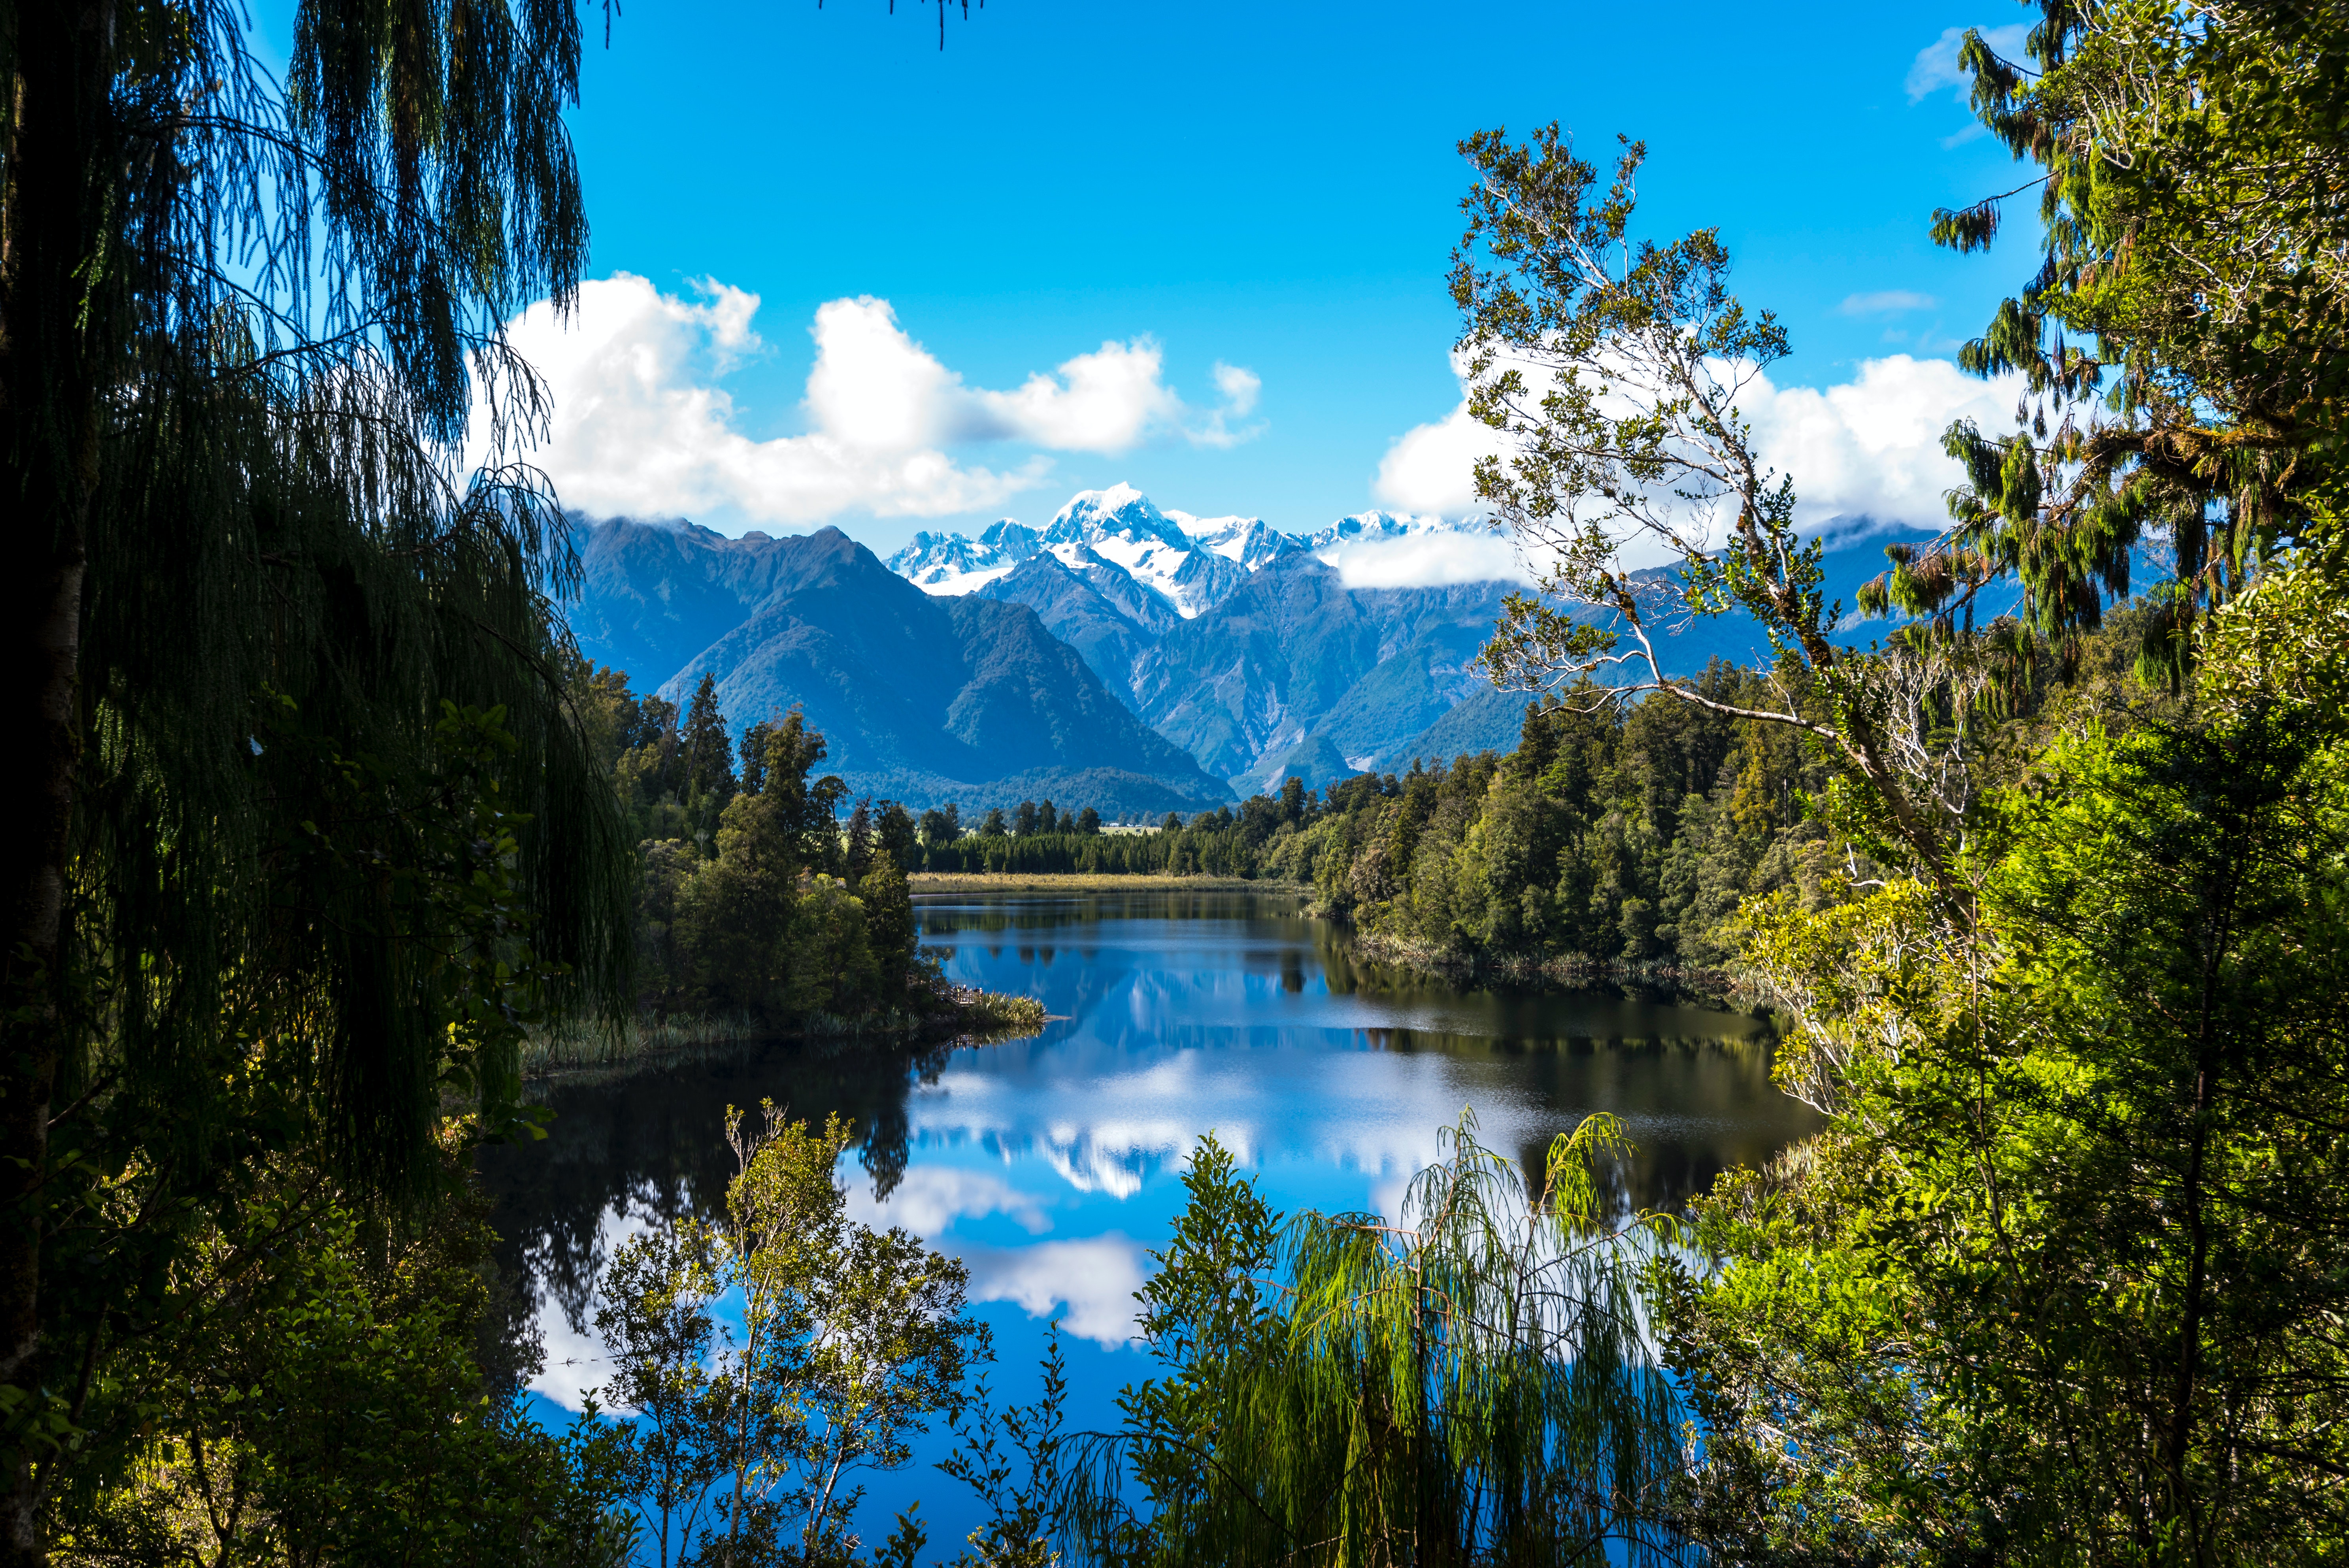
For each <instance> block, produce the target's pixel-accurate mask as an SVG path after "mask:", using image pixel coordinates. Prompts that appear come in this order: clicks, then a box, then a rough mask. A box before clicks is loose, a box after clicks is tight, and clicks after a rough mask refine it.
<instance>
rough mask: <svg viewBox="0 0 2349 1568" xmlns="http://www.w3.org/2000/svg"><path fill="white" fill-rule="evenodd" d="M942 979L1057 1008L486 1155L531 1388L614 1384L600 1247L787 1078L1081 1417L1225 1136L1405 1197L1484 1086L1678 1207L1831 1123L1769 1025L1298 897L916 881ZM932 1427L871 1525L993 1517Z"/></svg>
mask: <svg viewBox="0 0 2349 1568" xmlns="http://www.w3.org/2000/svg"><path fill="white" fill-rule="evenodd" d="M917 906H918V908H917V913H919V916H920V919H921V924H922V940H923V942H924V943H925V944H931V945H936V946H941V947H946V948H948V949H950V950H951V956H950V958H949V959H948V961H947V972H948V973H949V974H950V975H952V976H953V977H954V978H955V979H957V980H959V981H962V982H964V983H966V984H968V985H981V986H985V987H987V988H988V989H990V990H999V991H1015V992H1024V993H1026V994H1028V995H1035V996H1039V997H1040V998H1041V999H1042V1000H1043V1002H1044V1003H1045V1005H1046V1006H1047V1007H1048V1008H1050V1011H1051V1012H1052V1013H1053V1014H1054V1015H1055V1016H1056V1021H1055V1022H1053V1023H1051V1024H1050V1025H1048V1026H1046V1028H1045V1030H1044V1032H1043V1033H1042V1034H1041V1035H1040V1036H1038V1037H1035V1038H1032V1039H1026V1040H1019V1041H1015V1042H1013V1043H1010V1044H1008V1045H996V1046H983V1047H966V1048H963V1049H941V1050H937V1051H934V1052H931V1053H928V1054H926V1055H924V1056H921V1057H917V1058H915V1059H913V1060H912V1061H911V1062H908V1061H907V1059H906V1058H905V1057H904V1056H903V1055H902V1054H899V1055H886V1056H884V1055H876V1054H874V1053H873V1052H872V1051H870V1050H869V1049H864V1048H859V1047H840V1048H833V1047H811V1046H803V1045H775V1046H770V1047H761V1048H753V1049H749V1050H745V1051H741V1052H738V1053H730V1054H726V1055H722V1056H719V1057H713V1058H711V1059H709V1060H706V1061H701V1062H697V1063H693V1064H690V1065H684V1066H678V1067H675V1068H667V1069H663V1070H659V1071H655V1072H647V1073H640V1074H636V1075H634V1076H631V1077H628V1078H625V1079H623V1080H619V1081H616V1082H608V1083H595V1084H588V1083H569V1084H557V1085H554V1086H552V1087H550V1088H546V1089H545V1090H543V1095H542V1098H543V1099H544V1100H545V1101H546V1103H547V1104H549V1105H550V1106H552V1107H553V1108H554V1110H555V1112H556V1119H555V1120H554V1124H553V1126H552V1128H551V1136H550V1137H549V1138H548V1139H547V1140H545V1141H543V1142H541V1143H538V1144H536V1145H533V1146H532V1147H529V1148H525V1149H514V1150H491V1151H489V1156H488V1158H487V1159H486V1160H485V1161H484V1165H485V1172H484V1173H485V1176H486V1179H487V1181H488V1182H489V1184H490V1188H491V1191H492V1196H493V1197H494V1199H495V1201H496V1204H497V1209H496V1213H495V1218H494V1222H495V1224H496V1226H497V1229H498V1233H499V1234H500V1236H501V1237H502V1247H503V1257H502V1262H503V1263H504V1264H505V1265H506V1267H507V1268H508V1270H509V1272H510V1273H512V1274H518V1275H519V1276H520V1277H522V1278H523V1279H525V1280H527V1282H528V1289H529V1293H530V1295H529V1300H528V1301H527V1302H526V1303H525V1304H524V1310H525V1311H526V1312H527V1313H533V1314H534V1315H535V1320H536V1325H537V1327H538V1330H539V1332H540V1333H541V1334H542V1335H543V1338H544V1343H545V1353H546V1367H545V1370H544V1371H543V1373H542V1374H541V1376H540V1377H539V1378H538V1379H537V1381H536V1383H535V1384H534V1387H535V1389H536V1390H537V1393H538V1397H539V1398H542V1399H543V1400H544V1401H546V1402H547V1405H548V1407H549V1408H547V1409H546V1411H545V1413H546V1414H547V1415H549V1416H550V1417H552V1416H554V1415H555V1414H557V1409H556V1408H557V1407H560V1408H568V1409H575V1408H578V1405H579V1400H580V1394H581V1390H583V1389H585V1388H590V1387H595V1385H596V1384H598V1383H600V1382H601V1381H603V1379H604V1377H605V1376H606V1375H607V1374H606V1371H605V1367H604V1365H603V1363H602V1361H601V1359H600V1356H601V1346H599V1345H598V1344H597V1343H596V1341H595V1333H594V1321H593V1320H594V1310H595V1285H596V1276H597V1273H598V1270H599V1268H600V1266H601V1264H602V1262H603V1259H604V1258H605V1255H606V1254H607V1253H608V1252H609V1251H610V1249H611V1248H612V1246H614V1245H615V1244H616V1243H617V1242H618V1241H619V1240H620V1239H621V1238H623V1237H624V1236H626V1234H628V1233H631V1232H633V1231H636V1230H640V1229H642V1228H644V1227H645V1226H647V1225H648V1224H650V1223H652V1222H655V1221H656V1220H657V1218H658V1217H660V1216H662V1215H665V1214H669V1213H674V1212H678V1211H680V1210H698V1209H709V1208H715V1207H716V1206H718V1205H719V1203H721V1202H722V1200H723V1194H724V1191H725V1182H726V1180H727V1178H728V1176H729V1175H730V1174H731V1171H732V1156H731V1154H730V1152H729V1151H728V1150H727V1149H726V1146H725V1143H724V1140H723V1138H722V1135H721V1132H720V1119H721V1117H722V1115H723V1113H724V1111H725V1109H726V1107H727V1106H728V1105H729V1104H734V1105H754V1104H756V1103H757V1102H758V1101H759V1100H760V1099H762V1098H771V1099H774V1100H775V1101H776V1102H777V1103H778V1104H779V1105H783V1106H785V1107H787V1108H788V1109H790V1110H791V1112H792V1114H793V1115H795V1116H805V1117H810V1118H814V1119H822V1118H823V1116H824V1114H825V1113H827V1112H829V1111H834V1110H837V1111H840V1112H842V1113H843V1114H844V1115H847V1116H849V1117H850V1118H852V1119H854V1121H855V1122H856V1124H857V1126H858V1128H859V1131H860V1138H861V1145H860V1149H859V1151H858V1153H857V1154H856V1155H855V1156H853V1157H852V1162H851V1163H850V1164H849V1165H848V1166H847V1167H846V1168H845V1171H844V1172H843V1173H844V1174H845V1175H846V1177H847V1178H848V1179H849V1181H850V1185H851V1189H852V1203H853V1206H854V1212H856V1213H857V1214H858V1216H859V1217H860V1218H863V1219H864V1220H865V1221H867V1222H874V1223H879V1224H896V1225H903V1226H905V1227H906V1228H907V1229H909V1230H911V1231H914V1232H916V1233H918V1234H920V1235H922V1236H924V1237H925V1238H927V1239H928V1240H929V1241H930V1243H932V1244H933V1245H935V1246H937V1247H940V1248H942V1249H944V1250H946V1251H948V1252H951V1253H955V1254H956V1255H957V1256H959V1257H960V1258H961V1259H963V1260H964V1262H965V1263H966V1264H968V1266H969V1269H970V1275H971V1295H972V1297H973V1299H974V1301H975V1302H976V1303H977V1304H978V1305H977V1310H978V1315H979V1316H981V1317H982V1318H983V1319H984V1320H985V1321H986V1322H988V1324H989V1325H990V1326H991V1327H992V1329H993V1331H994V1335H995V1341H996V1348H997V1361H998V1364H997V1366H996V1367H995V1368H994V1370H993V1373H992V1377H991V1381H992V1382H993V1383H994V1384H995V1386H996V1387H998V1389H999V1391H1000V1392H1001V1393H1003V1394H1004V1395H1006V1396H1008V1397H1009V1398H1013V1399H1017V1400H1025V1399H1027V1398H1032V1397H1033V1390H1034V1386H1035V1370H1034V1368H1035V1364H1036V1358H1037V1356H1038V1354H1039V1352H1040V1349H1041V1347H1042V1345H1043V1342H1044V1340H1043V1336H1044V1332H1045V1325H1046V1324H1047V1323H1048V1322H1050V1321H1052V1320H1054V1319H1057V1320H1058V1321H1059V1322H1060V1324H1061V1331H1062V1334H1063V1337H1064V1342H1065V1344H1066V1346H1067V1351H1068V1356H1069V1364H1070V1383H1071V1399H1070V1407H1069V1416H1070V1424H1071V1427H1072V1428H1077V1429H1086V1428H1100V1427H1105V1426H1107V1425H1109V1424H1110V1423H1111V1421H1112V1418H1113V1414H1114V1410H1113V1406H1112V1399H1113V1398H1114V1396H1115V1394H1116V1392H1117V1390H1118V1389H1119V1387H1122V1386H1123V1385H1124V1384H1125V1383H1127V1382H1129V1381H1133V1380H1136V1379H1139V1378H1141V1377H1147V1376H1149V1375H1150V1370H1151V1367H1152V1363H1151V1362H1150V1361H1149V1360H1148V1359H1147V1358H1146V1357H1143V1355H1142V1354H1140V1353H1139V1352H1138V1351H1136V1350H1135V1349H1133V1348H1132V1347H1131V1346H1129V1345H1128V1344H1127V1336H1128V1335H1129V1333H1130V1332H1131V1323H1132V1318H1133V1307H1134V1303H1133V1293H1134V1291H1135V1290H1136V1289H1138V1288H1139V1287H1140V1285H1141V1284H1142V1281H1143V1276H1144V1274H1145V1273H1146V1271H1147V1269H1148V1267H1149V1260H1148V1258H1147V1256H1146V1253H1147V1252H1148V1251H1149V1250H1150V1249H1152V1248H1154V1247H1155V1246H1157V1245H1158V1244H1159V1243H1160V1238H1161V1237H1163V1236H1164V1233H1165V1231H1166V1227H1167V1223H1168V1222H1169V1220H1170V1219H1171V1218H1172V1217H1173V1215H1174V1212H1175V1211H1176V1210H1177V1209H1178V1208H1179V1207H1180V1203H1181V1187H1180V1176H1181V1171H1182V1165H1183V1161H1184V1158H1185V1155H1186V1154H1187V1153H1188V1151H1189V1150H1191V1149H1192V1147H1193V1146H1194V1144H1195V1142H1196V1140H1198V1138H1199V1137H1200V1136H1201V1135H1202V1134H1204V1133H1206V1132H1207V1131H1209V1130H1213V1131H1214V1132H1215V1134H1216V1137H1217V1138H1218V1139H1220V1140H1222V1141H1223V1142H1224V1144H1225V1145H1226V1147H1228V1148H1230V1149H1232V1150H1235V1151H1236V1152H1237V1154H1238V1155H1239V1157H1240V1160H1241V1161H1242V1163H1243V1165H1244V1166H1246V1167H1247V1168H1249V1169H1251V1170H1253V1171H1255V1172H1256V1173H1257V1175H1258V1177H1259V1178H1260V1180H1261V1181H1262V1183H1263V1185H1264V1188H1265V1190H1266V1191H1267V1192H1268V1194H1269V1196H1270V1197H1271V1199H1272V1201H1273V1202H1274V1203H1275V1205H1276V1206H1277V1207H1279V1208H1281V1209H1283V1210H1284V1211H1288V1212H1294V1211H1296V1210H1298V1209H1300V1208H1308V1207H1310V1208H1318V1209H1321V1210H1324V1211H1339V1210H1378V1211H1382V1212H1387V1213H1389V1214H1393V1213H1394V1212H1396V1210H1397V1208H1398V1206H1399V1203H1400V1201H1401V1197H1402V1191H1403V1188H1404V1186H1405V1184H1406V1183H1407V1182H1408V1181H1409V1180H1410V1178H1411V1177H1412V1175H1413V1173H1414V1172H1415V1171H1418V1170H1419V1169H1421V1168H1422V1167H1423V1166H1424V1165H1425V1164H1426V1163H1427V1162H1428V1161H1430V1160H1432V1159H1433V1156H1434V1153H1435V1150H1436V1146H1437V1145H1436V1139H1437V1132H1438V1130H1439V1129H1441V1128H1444V1127H1448V1126H1450V1125H1452V1124H1453V1123H1454V1122H1456V1121H1457V1120H1458V1119H1459V1118H1460V1115H1461V1112H1462V1110H1463V1109H1464V1108H1466V1107H1473V1108H1474V1109H1475V1113H1476V1116H1477V1119H1478V1120H1479V1122H1480V1124H1481V1128H1482V1132H1481V1136H1482V1138H1483V1140H1484V1141H1485V1143H1486V1144H1487V1145H1489V1146H1491V1147H1493V1148H1495V1149H1499V1150H1507V1151H1511V1152H1514V1153H1516V1154H1517V1155H1518V1156H1519V1158H1520V1159H1521V1160H1522V1161H1525V1162H1526V1164H1527V1166H1528V1167H1529V1168H1530V1169H1535V1170H1538V1168H1539V1165H1540V1162H1541V1159H1542V1154H1543V1151H1544V1150H1547V1147H1548V1145H1549V1141H1550V1140H1551V1139H1552V1138H1553V1137H1555V1136H1556V1135H1557V1134H1558V1133H1559V1132H1562V1131H1565V1130H1569V1129H1571V1128H1572V1127H1573V1126H1574V1125H1575V1124H1576V1123H1577V1122H1578V1120H1579V1119H1581V1118H1583V1117H1585V1116H1587V1115H1588V1114H1590V1113H1591V1112H1593V1111H1601V1110H1605V1111H1612V1112H1614V1113H1616V1114H1617V1115H1619V1116H1620V1117H1622V1118H1623V1119H1625V1121H1626V1122H1627V1123H1628V1125H1629V1129H1630V1135H1631V1137H1632V1139H1633V1140H1635V1141H1636V1143H1637V1146H1638V1150H1637V1153H1636V1155H1635V1157H1634V1158H1633V1160H1632V1161H1630V1163H1629V1165H1628V1166H1627V1167H1626V1168H1625V1169H1624V1170H1623V1171H1621V1173H1620V1175H1621V1181H1622V1185H1623V1189H1624V1191H1623V1196H1624V1198H1625V1199H1626V1201H1628V1202H1631V1203H1636V1204H1639V1205H1640V1206H1644V1207H1651V1208H1661V1207H1671V1206H1674V1205H1676V1204H1677V1203H1678V1202H1681V1201H1682V1199H1684V1198H1686V1197H1688V1196H1689V1195H1690V1194H1692V1193H1693V1192H1696V1191H1702V1189H1704V1188H1706V1187H1708V1186H1710V1185H1711V1183H1712V1181H1713V1177H1714V1176H1715V1175H1716V1174H1718V1173H1719V1172H1720V1171H1722V1170H1723V1169H1724V1168H1727V1167H1729V1166H1732V1165H1737V1164H1754V1163H1758V1162H1760V1161H1764V1160H1766V1159H1767V1158H1769V1156H1770V1155H1771V1154H1772V1153H1774V1152H1775V1151H1776V1150H1778V1149H1780V1148H1782V1147H1784V1146H1785V1144H1786V1143H1787V1142H1789V1141H1791V1140H1794V1139H1795V1138H1797V1137H1800V1136H1802V1135H1803V1134H1804V1133H1806V1131H1808V1130H1810V1129H1811V1127H1812V1126H1813V1125H1814V1123H1813V1121H1812V1120H1811V1119H1810V1114H1809V1112H1807V1111H1806V1110H1805V1109H1803V1108H1802V1107H1801V1106H1799V1105H1797V1104H1795V1102H1794V1101H1793V1100H1791V1099H1787V1098H1786V1097H1785V1096H1784V1095H1782V1094H1780V1093H1779V1092H1778V1091H1777V1090H1776V1089H1775V1088H1774V1087H1772V1085H1771V1083H1770V1045H1769V1031H1768V1027H1767V1026H1766V1025H1764V1024H1763V1023H1761V1022H1759V1021H1757V1020H1754V1019H1752V1018H1748V1017H1744V1016H1738V1015H1735V1014H1732V1013H1725V1012H1721V1011H1718V1010H1713V1009H1710V1008H1705V1007H1702V1006H1691V1005H1684V1004H1681V1003H1677V1002H1673V1001H1671V1000H1667V999H1648V998H1642V997H1640V996H1637V995H1625V994H1624V993H1622V992H1620V991H1617V990H1609V991H1605V992H1578V993H1568V994H1563V995H1560V994H1541V995H1536V994H1523V993H1518V994H1509V993H1499V992H1486V991H1463V990H1459V989H1455V988H1453V987H1450V986H1446V985H1440V984H1433V983H1430V982H1428V981H1426V980H1424V979H1421V978H1417V977H1413V976H1410V975H1402V974H1398V973H1396V972H1394V971H1392V970H1389V969H1385V968H1383V967H1381V966H1376V965H1364V964H1362V963H1361V962H1359V961H1358V960H1356V959H1355V958H1354V957H1353V956H1352V955H1351V954H1350V949H1349V948H1348V946H1347V944H1346V942H1345V940H1344V937H1343V935H1342V934H1340V932H1339V931H1338V930H1336V929H1334V928H1332V927H1331V926H1330V925H1328V924H1327V923H1323V922H1320V921H1316V920H1310V919H1307V918H1305V917H1304V916H1303V915H1302V914H1301V913H1299V909H1300V902H1299V900H1298V899H1296V898H1295V897H1293V896H1288V895H1281V894H1255V893H1187V892H1133V893H1102V894H1092V893H1088V894H1080V895H1072V896H1040V895H999V896H957V897H953V898H933V899H924V900H919V901H917ZM943 1451H944V1443H943V1439H942V1438H941V1439H934V1440H933V1441H932V1442H930V1443H929V1444H927V1445H926V1446H925V1448H924V1449H923V1451H922V1452H921V1453H920V1454H919V1455H918V1456H917V1458H916V1461H915V1463H914V1464H913V1465H912V1466H910V1467H908V1468H907V1469H906V1470H902V1471H899V1472H897V1473H895V1474H892V1475H885V1476H877V1477H871V1478H868V1480H869V1481H870V1484H871V1489H872V1491H871V1498H870V1500H869V1502H868V1507H867V1513H866V1516H865V1523H866V1526H867V1528H866V1531H865V1534H866V1539H867V1540H868V1541H874V1542H877V1541H878V1540H879V1539H880V1538H881V1537H882V1536H883V1535H885V1534H886V1533H887V1529H888V1521H889V1518H890V1516H891V1515H892V1514H894V1512H895V1510H896V1509H898V1508H900V1507H903V1506H905V1504H906V1503H908V1502H910V1501H913V1500H915V1499H916V1498H919V1499H921V1500H922V1502H923V1508H922V1513H923V1516H924V1518H926V1520H928V1521H929V1522H930V1525H931V1537H930V1539H931V1542H932V1547H933V1551H934V1552H935V1553H941V1554H950V1552H949V1549H950V1548H951V1547H952V1546H954V1545H956V1544H957V1543H958V1542H959V1541H960V1539H961V1537H962V1535H963V1533H964V1532H966V1531H967V1530H968V1529H970V1528H971V1527H972V1526H973V1525H975V1524H976V1523H977V1522H978V1515H977V1512H976V1510H975V1507H974V1505H973V1504H971V1502H970V1501H969V1500H968V1498H967V1497H966V1496H964V1495H962V1494H961V1492H960V1489H959V1488H958V1487H957V1486H956V1484H955V1483H953V1482H950V1481H948V1480H946V1479H945V1478H944V1477H942V1476H940V1475H939V1474H937V1472H936V1470H932V1469H931V1468H930V1461H931V1460H934V1459H935V1458H936V1457H937V1455H938V1454H940V1453H942V1452H943Z"/></svg>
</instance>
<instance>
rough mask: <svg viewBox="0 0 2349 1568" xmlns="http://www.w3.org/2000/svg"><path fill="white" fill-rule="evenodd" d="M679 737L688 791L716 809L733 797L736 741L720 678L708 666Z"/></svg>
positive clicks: (693, 796)
mask: <svg viewBox="0 0 2349 1568" xmlns="http://www.w3.org/2000/svg"><path fill="white" fill-rule="evenodd" d="M678 745H679V747H680V748H682V750H683V752H684V754H685V755H684V761H685V792H686V794H687V795H688V798H690V799H697V800H703V801H707V802H709V806H708V809H709V810H710V811H712V812H716V811H718V810H722V809H724V807H725V805H726V802H727V801H729V800H730V799H733V798H734V789H735V780H734V742H733V739H732V738H731V737H730V736H729V735H728V734H727V732H726V715H725V713H724V712H723V711H722V710H721V709H720V708H719V706H718V679H717V677H716V676H713V675H711V674H710V673H709V671H708V670H704V671H702V672H701V684H700V685H699V686H695V687H694V688H693V699H692V700H691V701H690V702H688V704H687V705H686V709H685V727H684V729H683V730H682V731H681V732H680V733H679V734H678Z"/></svg>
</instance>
